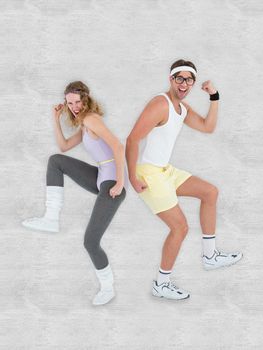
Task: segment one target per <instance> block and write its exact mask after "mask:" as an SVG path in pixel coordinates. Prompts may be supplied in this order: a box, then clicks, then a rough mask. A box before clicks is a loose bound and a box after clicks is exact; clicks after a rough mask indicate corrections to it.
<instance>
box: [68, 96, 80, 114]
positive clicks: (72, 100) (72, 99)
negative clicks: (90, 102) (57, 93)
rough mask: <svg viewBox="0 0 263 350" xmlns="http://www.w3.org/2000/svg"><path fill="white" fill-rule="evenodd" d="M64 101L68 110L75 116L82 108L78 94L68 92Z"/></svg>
mask: <svg viewBox="0 0 263 350" xmlns="http://www.w3.org/2000/svg"><path fill="white" fill-rule="evenodd" d="M66 102H67V106H68V108H69V109H70V111H71V112H72V113H73V115H74V116H75V117H77V116H78V114H79V112H80V111H81V110H82V108H83V103H82V101H81V98H80V95H79V94H74V93H72V92H70V93H68V94H67V95H66Z"/></svg>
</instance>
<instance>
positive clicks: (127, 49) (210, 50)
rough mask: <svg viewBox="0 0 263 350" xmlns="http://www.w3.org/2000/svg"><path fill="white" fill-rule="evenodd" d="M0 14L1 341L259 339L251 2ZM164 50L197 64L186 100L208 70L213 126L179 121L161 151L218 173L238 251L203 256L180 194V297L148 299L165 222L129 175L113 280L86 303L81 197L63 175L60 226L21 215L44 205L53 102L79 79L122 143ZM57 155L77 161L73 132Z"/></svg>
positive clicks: (154, 81)
mask: <svg viewBox="0 0 263 350" xmlns="http://www.w3.org/2000/svg"><path fill="white" fill-rule="evenodd" d="M0 19H1V25H0V44H1V46H0V47H1V55H0V94H1V128H0V130H1V151H0V160H1V183H0V188H1V192H0V193H1V195H0V201H1V202H0V207H1V212H0V215H1V222H0V228H1V238H0V239H1V241H0V259H1V260H0V306H1V309H0V322H1V325H0V349H1V350H2V349H3V350H15V349H17V350H18V349H19V350H22V349H23V350H44V349H45V350H53V349H54V350H84V349H85V350H86V349H88V350H89V349H102V350H103V349H113V350H115V349H116V350H118V349H132V350H133V349H134V350H139V349H156V350H157V349H178V350H185V349H186V350H188V349H189V350H190V349H200V350H206V349H231V350H232V349H245V350H252V349H253V350H254V349H262V348H263V336H262V321H263V297H262V287H263V282H262V245H263V237H262V234H263V222H262V221H263V210H262V208H263V198H262V195H263V185H262V177H263V165H262V164H263V142H262V129H263V116H262V107H261V104H262V78H263V75H262V61H263V54H262V48H263V47H262V46H263V45H262V37H263V35H262V34H263V33H262V20H263V4H262V2H261V1H259V0H252V1H245V0H239V1H238V0H232V1H231V0H229V1H227V0H215V1H209V0H201V1H194V0H189V1H186V0H180V1H179V0H173V1H172V0H167V1H165V0H163V1H161V0H159V1H157V0H156V1H154V0H141V1H139V0H134V1H131V0H130V1H121V0H117V1H114V0H108V1H107V0H105V1H102V0H97V1H95V0H93V1H92V0H74V1H73V0H64V1H51V0H50V1H45V0H41V1H37V0H36V1H34V0H28V1H23V0H10V1H6V0H1V1H0ZM178 58H186V59H190V60H192V61H193V62H194V63H195V64H196V66H197V69H198V72H199V74H198V82H197V84H196V86H195V88H194V89H193V91H192V93H191V95H190V96H189V98H188V99H187V101H188V102H189V103H190V104H191V105H192V106H193V107H194V109H196V110H197V111H198V112H200V113H204V114H205V113H206V111H207V109H208V105H209V103H208V96H207V95H206V94H205V93H204V92H202V91H201V89H200V87H201V83H202V81H204V80H206V79H211V80H212V81H213V82H214V83H215V86H216V87H217V88H218V90H219V91H220V96H221V102H220V114H219V122H218V127H217V129H216V132H215V133H214V134H212V135H204V134H201V133H198V132H195V131H193V130H190V129H188V128H187V127H184V129H183V131H182V133H181V135H180V138H179V140H178V143H177V146H176V149H175V152H174V155H173V158H172V162H173V164H175V165H176V166H177V167H181V168H184V169H186V170H189V171H191V172H192V173H194V174H196V175H198V176H201V177H202V178H204V179H206V180H208V181H210V182H212V183H213V184H215V185H217V186H218V187H219V189H220V199H219V203H218V229H217V234H218V239H217V242H218V246H219V247H220V248H222V249H224V250H226V251H231V250H236V249H240V250H242V251H243V253H244V259H243V260H242V261H241V262H240V263H239V264H238V265H236V266H233V267H231V268H229V269H224V270H220V271H217V272H205V271H203V270H202V267H201V262H200V252H201V239H200V235H201V231H200V226H199V219H198V201H197V200H194V199H182V200H181V206H182V208H183V210H184V212H185V213H186V216H187V218H188V221H189V225H190V232H189V235H188V237H187V239H186V240H185V242H184V245H183V248H182V250H181V253H180V256H179V258H178V260H177V264H176V266H175V274H174V277H175V281H176V282H177V283H178V285H179V286H182V287H183V288H185V289H188V290H189V291H190V292H191V298H190V299H189V300H187V301H184V302H181V303H180V302H179V303H178V302H169V301H165V300H159V299H158V300H157V299H154V298H152V297H151V295H150V288H151V280H152V278H153V277H155V273H156V269H157V268H158V265H159V259H160V247H161V244H162V242H163V240H164V238H165V235H166V233H167V229H166V227H165V226H164V224H162V223H161V222H160V221H159V220H158V219H157V218H155V217H153V216H152V215H151V214H150V211H149V210H148V209H147V208H146V207H145V206H144V204H143V203H142V202H141V201H140V200H139V198H138V197H137V196H136V194H135V193H134V191H133V190H132V188H130V189H129V192H128V196H127V199H126V202H125V203H123V205H122V207H121V209H120V210H119V212H118V213H117V215H116V217H115V220H114V222H113V223H112V225H111V226H110V228H109V230H108V232H107V234H106V236H105V239H104V246H105V247H106V250H107V251H108V253H109V257H110V260H111V263H112V265H113V267H114V271H115V277H116V289H117V292H118V295H117V298H116V299H115V300H114V302H112V303H111V304H109V305H107V306H105V307H100V308H94V307H92V306H91V303H90V302H91V299H92V297H93V296H94V293H95V291H96V289H97V282H96V279H95V276H94V272H93V269H92V267H91V263H90V260H89V257H88V255H87V253H86V251H85V250H84V247H83V244H82V242H83V234H84V230H85V226H86V224H87V222H88V219H89V215H90V211H91V208H92V206H93V203H94V200H95V197H94V196H93V195H92V194H89V193H87V192H85V191H83V190H82V189H81V188H79V187H78V186H77V185H75V184H74V183H73V182H72V181H71V180H69V179H66V180H65V199H66V202H65V206H64V209H63V213H62V230H61V232H60V233H59V234H56V235H53V234H42V233H36V232H30V231H27V230H26V229H24V228H23V227H22V226H21V224H20V223H21V220H22V219H24V218H27V217H29V216H32V215H39V216H40V215H41V214H42V213H43V208H44V194H45V192H44V191H45V172H46V164H47V159H48V157H49V155H51V154H53V153H57V152H58V148H57V146H56V144H55V139H54V134H53V128H52V123H51V106H52V105H53V104H55V103H59V102H60V101H61V100H62V92H63V89H64V87H65V85H66V84H67V83H68V82H70V81H72V80H77V79H81V80H83V81H85V82H86V83H87V84H88V85H89V86H90V87H91V92H92V93H93V96H94V97H96V98H97V99H98V100H99V101H100V102H101V103H102V105H103V106H104V109H105V111H106V117H105V121H106V122H107V124H108V125H109V126H110V127H111V128H112V130H113V131H114V132H115V133H116V135H118V136H119V137H120V138H121V140H122V141H123V142H124V141H125V138H126V136H127V135H128V133H129V131H130V129H131V127H132V126H133V125H134V122H135V120H136V119H137V117H138V115H139V113H140V111H141V110H142V108H143V107H144V105H145V103H146V102H147V101H148V100H149V99H150V98H151V97H152V96H154V95H155V94H157V93H159V92H162V91H164V90H165V89H166V88H167V87H168V71H169V66H170V64H171V63H172V62H173V61H175V60H176V59H178ZM65 132H66V133H67V135H69V134H70V132H71V130H70V129H66V130H65ZM68 154H70V155H72V156H75V157H77V158H80V159H83V160H86V161H91V159H90V158H89V156H88V155H87V154H86V153H85V150H84V148H83V146H82V145H80V146H79V147H77V148H76V149H74V150H72V151H70V152H68Z"/></svg>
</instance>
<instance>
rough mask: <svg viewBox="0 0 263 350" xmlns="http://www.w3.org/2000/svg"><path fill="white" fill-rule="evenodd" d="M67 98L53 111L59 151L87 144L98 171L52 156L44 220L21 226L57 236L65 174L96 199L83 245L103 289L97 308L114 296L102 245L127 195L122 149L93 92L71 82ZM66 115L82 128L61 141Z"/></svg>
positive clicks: (96, 300) (47, 179)
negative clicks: (103, 238)
mask: <svg viewBox="0 0 263 350" xmlns="http://www.w3.org/2000/svg"><path fill="white" fill-rule="evenodd" d="M64 95H65V102H64V105H63V104H59V105H57V106H55V107H54V110H53V115H54V125H55V134H56V140H57V143H58V146H59V147H60V149H61V151H62V152H65V151H68V150H69V149H71V148H73V147H75V146H77V145H78V144H79V143H81V142H82V141H83V143H84V145H85V148H86V149H87V150H88V151H89V152H90V153H91V155H92V157H93V158H94V160H95V161H96V162H97V163H98V167H96V166H93V165H90V164H87V163H85V162H83V161H80V160H77V159H74V158H72V157H69V156H65V155H62V154H55V155H52V156H51V157H50V158H49V161H48V167H47V177H46V182H47V187H46V190H47V192H46V212H45V214H44V216H43V217H41V218H31V219H27V220H25V221H23V225H24V226H25V227H27V228H31V229H36V230H41V231H42V230H44V231H51V232H58V231H59V212H60V210H61V207H62V203H63V186H64V174H66V175H68V176H69V177H70V178H71V179H72V180H74V181H75V182H76V183H77V184H79V185H80V186H81V187H83V188H84V189H86V190H88V191H90V192H92V193H94V194H96V195H97V199H96V202H95V205H94V208H93V211H92V214H91V218H90V221H89V224H88V226H87V229H86V232H85V238H84V246H85V248H86V249H87V251H88V253H89V255H90V258H91V260H92V262H93V264H94V266H95V272H96V275H97V277H98V279H99V282H100V286H101V288H100V291H99V292H98V294H97V295H96V296H95V298H94V300H93V304H94V305H102V304H106V303H107V302H109V301H110V300H111V299H112V298H113V297H114V294H115V293H114V288H113V274H112V270H111V267H110V265H109V261H108V258H107V255H106V253H105V252H104V250H103V249H102V248H101V246H100V241H101V238H102V236H103V234H104V232H105V230H106V229H107V227H108V225H109V224H110V222H111V220H112V218H113V216H114V214H115V213H116V211H117V209H118V207H119V206H120V204H121V202H122V201H123V200H124V198H125V196H126V190H125V187H126V185H127V177H126V174H125V170H124V168H125V152H124V146H123V145H122V144H121V143H120V142H119V140H118V139H117V138H116V137H115V136H114V135H113V134H112V133H111V132H110V131H109V129H108V128H107V127H106V126H105V124H104V122H103V120H102V119H103V118H102V115H103V113H102V111H101V108H100V106H99V105H98V103H97V102H96V101H95V100H94V99H93V98H92V97H91V96H90V91H89V88H88V87H87V86H86V85H85V84H83V83H82V82H80V81H76V82H72V83H70V84H69V85H68V86H67V87H66V89H65V91H64ZM63 111H65V112H66V113H67V115H68V117H69V121H70V123H71V125H72V126H73V127H78V131H77V132H76V133H75V134H74V135H73V136H71V137H70V138H68V139H65V137H64V136H63V132H62V129H61V126H60V117H61V115H62V112H63Z"/></svg>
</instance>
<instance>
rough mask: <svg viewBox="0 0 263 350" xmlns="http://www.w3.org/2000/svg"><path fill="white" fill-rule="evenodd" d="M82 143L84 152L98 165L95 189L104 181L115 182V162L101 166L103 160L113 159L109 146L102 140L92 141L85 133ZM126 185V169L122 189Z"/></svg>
mask: <svg viewBox="0 0 263 350" xmlns="http://www.w3.org/2000/svg"><path fill="white" fill-rule="evenodd" d="M82 141H83V143H84V146H85V148H86V150H87V151H88V152H89V153H90V154H91V156H92V158H93V159H94V160H95V161H96V162H97V163H98V178H97V187H98V189H99V190H100V184H101V183H102V182H103V181H105V180H115V181H116V180H117V178H116V164H115V160H113V161H111V162H107V163H103V164H99V162H103V161H105V160H109V159H113V158H114V155H113V152H112V149H111V148H110V147H109V145H108V144H107V143H106V142H105V141H104V140H102V139H101V138H99V139H94V138H93V137H91V136H90V135H89V133H88V132H87V131H85V132H84V133H83V136H82ZM127 185H128V176H127V171H126V168H125V169H124V187H125V188H126V189H127Z"/></svg>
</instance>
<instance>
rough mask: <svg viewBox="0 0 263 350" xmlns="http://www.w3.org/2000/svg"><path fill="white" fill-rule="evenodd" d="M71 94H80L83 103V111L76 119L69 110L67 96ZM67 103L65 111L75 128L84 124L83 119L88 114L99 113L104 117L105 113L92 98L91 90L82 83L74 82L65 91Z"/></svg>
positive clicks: (65, 103)
mask: <svg viewBox="0 0 263 350" xmlns="http://www.w3.org/2000/svg"><path fill="white" fill-rule="evenodd" d="M69 93H73V94H79V95H80V99H81V101H82V103H83V109H82V110H81V112H80V113H79V115H78V117H77V118H76V117H75V116H74V114H73V113H72V112H71V110H70V109H69V108H68V105H67V101H66V95H67V94H69ZM64 96H65V102H64V111H65V113H66V114H67V116H68V121H69V124H70V125H71V126H73V127H77V126H80V125H82V124H83V119H84V118H85V117H86V115H87V114H88V113H97V114H99V115H101V116H102V115H103V111H102V109H101V107H100V105H99V104H98V103H97V102H96V101H95V100H94V99H93V98H92V97H91V96H90V90H89V88H88V87H87V85H85V84H84V83H82V81H73V82H72V83H69V84H68V85H67V87H66V89H65V91H64Z"/></svg>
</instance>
